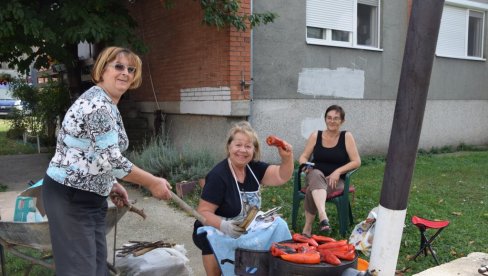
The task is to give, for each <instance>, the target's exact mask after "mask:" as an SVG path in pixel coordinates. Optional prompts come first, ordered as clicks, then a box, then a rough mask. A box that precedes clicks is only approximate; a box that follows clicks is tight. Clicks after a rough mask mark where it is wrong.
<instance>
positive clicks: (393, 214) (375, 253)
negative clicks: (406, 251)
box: [368, 205, 407, 276]
mask: <svg viewBox="0 0 488 276" xmlns="http://www.w3.org/2000/svg"><path fill="white" fill-rule="evenodd" d="M378 209H379V210H378V217H377V219H376V226H375V230H374V239H373V246H372V248H371V257H370V261H369V267H368V271H369V272H371V273H372V274H373V275H378V276H383V275H385V276H393V275H395V270H396V265H397V261H398V254H399V252H400V244H401V241H402V234H403V226H404V224H405V216H406V214H407V210H400V211H395V210H390V209H387V208H385V207H383V206H381V205H380V206H379V208H378Z"/></svg>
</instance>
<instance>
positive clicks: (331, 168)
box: [298, 105, 361, 235]
mask: <svg viewBox="0 0 488 276" xmlns="http://www.w3.org/2000/svg"><path fill="white" fill-rule="evenodd" d="M324 117H325V118H324V119H325V125H326V129H325V130H324V131H321V130H319V131H316V132H314V133H312V134H311V135H310V137H309V138H308V141H307V145H306V146H305V149H304V151H303V153H302V155H300V158H299V159H298V162H299V163H300V164H303V163H305V162H307V161H309V160H310V157H312V156H313V160H312V162H313V163H315V166H314V168H313V169H307V171H306V173H307V176H306V179H307V183H308V186H307V193H306V194H305V200H304V207H305V225H304V226H303V231H302V233H303V234H305V235H311V234H312V224H313V222H314V220H315V216H316V215H317V214H318V216H319V222H320V224H319V227H320V228H319V230H320V231H321V232H329V231H330V230H331V228H330V225H329V218H328V217H327V213H326V212H325V201H326V199H327V194H329V193H332V192H334V191H336V190H340V189H344V178H345V174H346V173H347V172H348V171H350V170H352V169H356V168H359V166H361V158H360V157H359V153H358V149H357V147H356V142H355V141H354V137H353V136H352V133H350V132H349V131H345V130H343V131H341V126H342V124H343V123H344V120H345V117H346V114H345V112H344V110H343V109H342V107H340V106H338V105H331V106H329V107H328V108H327V110H326V111H325V116H324Z"/></svg>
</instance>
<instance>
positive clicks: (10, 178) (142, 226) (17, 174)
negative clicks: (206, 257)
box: [0, 154, 205, 276]
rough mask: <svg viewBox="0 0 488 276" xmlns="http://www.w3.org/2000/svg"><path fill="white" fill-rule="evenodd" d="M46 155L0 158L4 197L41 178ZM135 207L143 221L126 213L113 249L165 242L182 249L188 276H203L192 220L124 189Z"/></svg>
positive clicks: (110, 236) (134, 190) (135, 190)
mask: <svg viewBox="0 0 488 276" xmlns="http://www.w3.org/2000/svg"><path fill="white" fill-rule="evenodd" d="M50 158H51V155H50V154H26V155H5V156H0V183H1V184H3V185H7V186H8V189H7V192H6V193H18V192H21V191H23V190H25V189H26V188H27V187H28V184H27V183H28V182H29V181H30V180H32V181H34V182H36V181H37V180H39V179H41V178H43V177H44V174H45V172H46V169H47V166H48V164H49V160H50ZM126 188H127V191H128V193H129V198H130V199H131V200H136V201H137V202H136V203H135V204H134V206H135V207H137V208H139V209H144V212H145V213H146V215H147V218H146V219H145V220H142V218H141V217H140V216H138V215H136V214H135V213H132V212H127V213H126V214H125V215H124V216H123V217H122V219H120V221H119V223H118V224H117V236H116V237H117V241H116V247H117V248H120V247H122V245H123V244H124V243H127V242H128V241H129V240H137V241H149V242H154V241H158V240H164V241H166V242H171V243H176V244H180V245H183V246H184V247H185V249H186V250H187V254H186V256H187V257H188V259H189V260H190V261H189V263H188V270H189V271H190V272H191V273H192V274H191V275H196V276H200V275H205V270H204V268H203V264H202V258H201V251H200V250H199V249H198V248H197V247H196V246H195V245H194V244H193V241H192V232H193V223H194V221H195V219H194V218H192V217H190V216H189V215H187V214H186V213H185V212H183V211H181V210H179V209H177V207H172V206H170V205H169V204H168V203H167V202H165V201H159V200H157V199H154V198H152V197H148V196H144V195H143V193H142V191H141V190H140V189H139V188H135V187H126ZM113 244H114V230H112V231H111V232H109V233H108V234H107V246H108V250H109V252H108V253H109V257H108V259H109V261H110V262H112V259H113V254H112V252H113Z"/></svg>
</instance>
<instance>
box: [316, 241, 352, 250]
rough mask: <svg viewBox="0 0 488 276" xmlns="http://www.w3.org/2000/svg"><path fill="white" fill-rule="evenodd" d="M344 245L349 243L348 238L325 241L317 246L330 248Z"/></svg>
mask: <svg viewBox="0 0 488 276" xmlns="http://www.w3.org/2000/svg"><path fill="white" fill-rule="evenodd" d="M342 245H347V240H340V241H335V242H328V243H323V244H321V245H319V246H318V247H317V248H324V249H329V248H334V247H339V246H342Z"/></svg>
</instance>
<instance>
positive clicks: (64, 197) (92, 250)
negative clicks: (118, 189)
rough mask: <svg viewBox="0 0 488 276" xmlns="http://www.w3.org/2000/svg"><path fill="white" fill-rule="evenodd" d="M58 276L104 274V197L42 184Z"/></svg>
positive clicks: (51, 182) (48, 182) (53, 183)
mask: <svg viewBox="0 0 488 276" xmlns="http://www.w3.org/2000/svg"><path fill="white" fill-rule="evenodd" d="M42 197H43V203H44V208H45V209H46V214H47V217H48V221H49V231H50V235H51V244H52V250H53V255H54V265H55V267H56V275H57V276H81V275H86V276H94V275H96V276H106V275H108V269H107V241H106V237H105V229H106V226H105V216H106V214H107V198H106V197H104V196H100V195H98V194H95V193H91V192H87V191H83V190H79V189H75V188H71V187H68V186H65V185H62V184H59V183H57V182H56V181H54V180H53V179H51V178H50V177H49V176H47V175H46V176H45V177H44V182H43V185H42Z"/></svg>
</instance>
